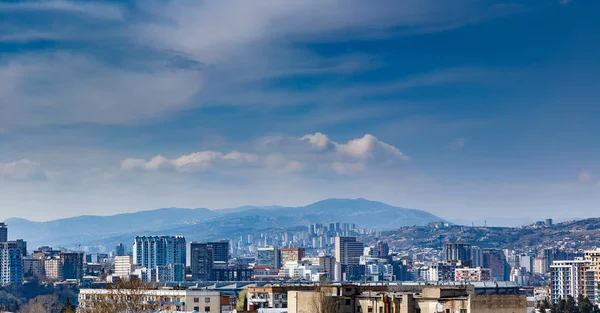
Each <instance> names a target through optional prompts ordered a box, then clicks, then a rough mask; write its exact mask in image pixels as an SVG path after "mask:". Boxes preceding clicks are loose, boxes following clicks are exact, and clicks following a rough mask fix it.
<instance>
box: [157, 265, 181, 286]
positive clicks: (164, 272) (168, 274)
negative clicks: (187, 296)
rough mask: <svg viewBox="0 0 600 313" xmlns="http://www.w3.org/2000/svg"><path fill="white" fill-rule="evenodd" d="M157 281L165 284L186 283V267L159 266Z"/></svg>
mask: <svg viewBox="0 0 600 313" xmlns="http://www.w3.org/2000/svg"><path fill="white" fill-rule="evenodd" d="M155 270H156V281H157V282H164V283H173V282H183V281H185V265H184V264H183V263H177V264H167V265H161V266H157V267H156V268H155Z"/></svg>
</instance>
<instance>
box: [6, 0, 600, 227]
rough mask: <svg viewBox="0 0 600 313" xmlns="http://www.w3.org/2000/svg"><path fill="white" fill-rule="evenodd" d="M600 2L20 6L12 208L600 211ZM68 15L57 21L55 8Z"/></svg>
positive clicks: (47, 211)
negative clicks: (380, 205) (361, 205)
mask: <svg viewBox="0 0 600 313" xmlns="http://www.w3.org/2000/svg"><path fill="white" fill-rule="evenodd" d="M599 18H600V3H598V2H597V1H567V0H547V1H542V0H540V1H526V2H505V1H502V2H500V1H479V2H475V1H466V0H465V1H463V0H458V1H430V0H425V1H423V0H420V1H383V3H379V4H378V5H372V4H371V3H369V2H364V1H347V0H346V1H337V0H332V1H312V0H311V1H297V2H285V3H283V2H276V1H223V2H205V1H198V2H184V1H133V2H117V1H92V2H87V1H86V2H71V1H23V2H16V1H2V2H0V21H1V22H0V95H1V96H0V207H1V208H2V209H1V210H0V219H2V220H3V219H6V218H9V217H22V218H27V219H31V220H36V221H46V220H53V219H58V218H63V217H70V216H77V215H89V214H93V215H110V214H117V213H123V212H134V211H140V210H148V209H156V208H162V207H185V208H198V207H207V208H211V209H220V208H231V207H237V206H242V205H258V206H262V205H282V206H303V205H307V204H310V203H312V202H316V201H319V200H323V199H327V198H352V199H354V198H361V197H362V198H367V199H371V200H377V201H382V202H385V203H388V204H391V205H394V206H399V207H405V208H414V209H421V210H424V211H427V212H429V213H432V214H434V215H436V216H439V217H441V218H444V219H447V220H450V221H456V222H459V223H465V224H470V223H471V222H475V223H479V224H481V223H482V222H483V221H484V220H488V221H491V222H493V221H494V220H495V221H496V224H510V225H519V224H522V223H526V222H531V221H536V220H540V219H544V218H547V217H552V218H554V219H556V220H571V219H576V218H586V217H595V216H597V215H598V212H599V211H598V203H600V163H599V162H598V160H600V145H599V140H598V134H599V133H600V124H599V123H598V121H599V120H600V107H599V106H598V96H599V92H598V90H600V89H599V88H598V87H600V85H599V83H600V81H599V80H598V71H599V70H600V63H598V55H600V41H599V40H598V33H599V32H600V24H599V23H598V22H597V21H598V20H599ZM58 21H59V22H58Z"/></svg>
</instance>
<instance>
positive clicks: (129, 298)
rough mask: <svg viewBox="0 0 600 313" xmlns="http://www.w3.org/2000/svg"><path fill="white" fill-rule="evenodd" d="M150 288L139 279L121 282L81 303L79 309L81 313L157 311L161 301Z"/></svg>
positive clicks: (133, 278) (134, 278)
mask: <svg viewBox="0 0 600 313" xmlns="http://www.w3.org/2000/svg"><path fill="white" fill-rule="evenodd" d="M150 290H151V288H150V286H149V285H148V284H147V283H145V282H144V281H142V280H141V279H139V278H137V277H132V278H130V279H128V280H119V281H118V282H117V283H115V284H112V285H109V286H107V288H106V290H105V291H104V293H100V294H98V295H96V296H95V297H96V298H95V299H89V301H85V304H84V303H80V307H79V308H78V309H77V311H78V312H81V313H120V312H128V313H142V312H152V311H156V310H157V309H159V307H160V301H159V299H157V298H156V297H154V296H152V292H151V291H150Z"/></svg>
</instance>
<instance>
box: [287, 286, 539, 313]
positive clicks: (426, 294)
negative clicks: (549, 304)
mask: <svg viewBox="0 0 600 313" xmlns="http://www.w3.org/2000/svg"><path fill="white" fill-rule="evenodd" d="M319 293H322V294H323V295H325V296H326V297H327V298H328V300H325V301H319V299H322V297H320V296H319ZM315 299H316V300H317V301H315ZM287 301H288V313H311V312H320V311H327V312H328V313H419V312H423V313H433V312H445V313H480V312H481V313H525V312H527V300H526V297H525V296H524V295H519V294H498V293H496V294H477V293H474V292H473V289H472V286H429V287H425V288H423V289H422V291H421V292H415V291H381V290H363V289H361V288H357V287H356V286H335V287H323V289H322V290H321V291H319V292H317V291H314V290H312V291H311V290H292V291H290V292H288V297H287ZM325 305H326V306H327V307H324V306H325Z"/></svg>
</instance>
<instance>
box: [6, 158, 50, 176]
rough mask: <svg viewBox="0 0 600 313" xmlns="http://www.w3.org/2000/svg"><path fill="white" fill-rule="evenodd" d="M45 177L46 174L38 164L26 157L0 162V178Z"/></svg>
mask: <svg viewBox="0 0 600 313" xmlns="http://www.w3.org/2000/svg"><path fill="white" fill-rule="evenodd" d="M45 177H46V175H45V173H44V172H43V171H42V170H41V168H40V164H39V163H37V162H33V161H31V160H28V159H21V160H17V161H13V162H8V163H0V178H4V179H10V180H19V181H23V180H30V179H43V178H45Z"/></svg>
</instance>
